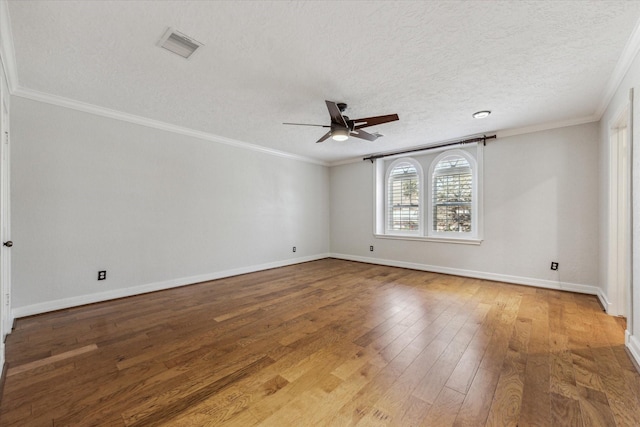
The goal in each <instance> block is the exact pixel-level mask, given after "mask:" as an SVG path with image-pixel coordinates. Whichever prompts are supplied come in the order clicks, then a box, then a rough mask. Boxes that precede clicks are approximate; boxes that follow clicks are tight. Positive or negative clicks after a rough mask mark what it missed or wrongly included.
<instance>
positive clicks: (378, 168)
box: [373, 144, 484, 245]
mask: <svg viewBox="0 0 640 427" xmlns="http://www.w3.org/2000/svg"><path fill="white" fill-rule="evenodd" d="M483 148H484V146H483V145H482V144H477V151H476V156H475V158H474V157H473V156H471V155H470V154H468V153H466V152H464V151H463V150H457V149H449V150H445V151H444V152H443V153H442V154H441V155H440V156H438V157H436V159H434V162H435V163H432V167H435V166H433V165H435V164H437V160H439V159H442V157H444V155H447V154H451V152H453V151H461V152H463V153H464V155H465V157H466V158H467V159H469V158H470V159H471V160H472V163H471V162H470V164H472V165H473V166H472V170H473V171H474V191H475V193H474V196H475V197H476V210H477V213H476V215H475V219H474V221H475V222H474V224H475V230H476V232H475V233H474V236H469V235H466V236H459V235H458V236H455V235H453V236H452V235H442V234H444V233H439V234H438V235H433V234H428V233H424V230H425V227H427V228H426V229H427V230H428V229H429V226H430V221H431V220H432V218H427V221H428V222H427V223H426V224H425V221H424V220H422V221H421V224H420V226H421V227H420V234H419V235H418V234H416V233H414V234H404V233H403V234H399V233H397V232H396V233H392V234H389V233H387V232H386V231H387V226H386V221H387V214H386V208H387V202H386V200H387V199H386V196H387V175H388V171H390V170H392V165H393V164H394V163H395V162H396V161H397V160H406V159H409V157H396V160H395V161H394V162H393V163H391V164H390V165H389V166H388V167H385V161H384V160H382V159H378V160H376V161H375V167H374V168H373V184H374V189H373V190H374V194H375V197H374V198H373V209H374V224H373V235H374V237H376V238H379V239H390V240H412V241H423V242H438V243H454V244H464V245H480V244H481V243H482V241H483V240H484V228H483V223H484V218H483V214H484V212H483V209H484V203H483V167H484V166H483V165H484V159H483ZM411 160H414V159H411ZM414 161H415V160H414ZM416 170H417V169H416ZM420 173H422V167H421V168H420ZM432 173H433V171H431V173H430V174H429V180H431V174H432ZM431 186H432V184H431V183H426V182H425V181H424V176H422V188H421V191H420V197H422V198H424V194H425V193H426V192H428V193H429V199H431ZM423 200H424V199H421V201H420V206H421V208H422V209H421V215H422V218H423V219H424V218H425V215H424V209H425V205H424V203H423ZM426 209H427V217H429V216H431V215H432V214H430V213H429V212H431V202H429V203H428V206H426ZM448 234H456V233H448Z"/></svg>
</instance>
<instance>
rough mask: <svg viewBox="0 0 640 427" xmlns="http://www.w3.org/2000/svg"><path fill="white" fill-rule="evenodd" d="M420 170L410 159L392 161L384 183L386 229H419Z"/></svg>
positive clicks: (420, 219) (411, 231)
mask: <svg viewBox="0 0 640 427" xmlns="http://www.w3.org/2000/svg"><path fill="white" fill-rule="evenodd" d="M421 187H422V171H421V169H420V165H419V164H418V163H417V162H415V161H413V160H412V159H402V160H401V161H396V162H394V163H392V164H391V165H390V167H389V171H388V174H387V185H386V195H387V201H386V230H387V232H388V233H409V234H415V233H418V232H419V231H420V230H421V228H422V227H421V223H422V206H421V205H422V203H421Z"/></svg>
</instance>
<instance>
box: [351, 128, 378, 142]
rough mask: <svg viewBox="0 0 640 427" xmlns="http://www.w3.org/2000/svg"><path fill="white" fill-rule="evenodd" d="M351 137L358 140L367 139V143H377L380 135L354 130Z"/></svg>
mask: <svg viewBox="0 0 640 427" xmlns="http://www.w3.org/2000/svg"><path fill="white" fill-rule="evenodd" d="M349 136H354V137H356V138H360V139H366V140H367V141H375V140H376V139H378V137H379V136H380V135H377V134H374V133H369V132H365V131H363V130H360V129H358V130H354V131H353V132H351V134H350V135H349Z"/></svg>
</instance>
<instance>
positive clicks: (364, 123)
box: [353, 114, 400, 129]
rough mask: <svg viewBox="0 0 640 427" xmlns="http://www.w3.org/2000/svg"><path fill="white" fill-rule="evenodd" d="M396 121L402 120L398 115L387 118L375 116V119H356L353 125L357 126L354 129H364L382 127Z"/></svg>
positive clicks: (387, 116)
mask: <svg viewBox="0 0 640 427" xmlns="http://www.w3.org/2000/svg"><path fill="white" fill-rule="evenodd" d="M396 120H400V118H399V117H398V115H397V114H388V115H386V116H375V117H365V118H364V119H355V120H354V121H353V123H354V124H355V127H354V129H362V128H366V127H369V126H375V125H380V124H382V123H389V122H395V121H396Z"/></svg>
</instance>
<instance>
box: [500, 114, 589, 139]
mask: <svg viewBox="0 0 640 427" xmlns="http://www.w3.org/2000/svg"><path fill="white" fill-rule="evenodd" d="M598 120H600V118H599V117H596V116H595V115H593V116H586V117H578V118H576V119H569V120H561V121H557V122H548V123H541V124H539V125H533V126H524V127H519V128H512V129H504V130H499V131H496V137H498V138H506V137H508V136H516V135H524V134H527V133H533V132H542V131H545V130H551V129H559V128H565V127H569V126H578V125H583V124H586V123H593V122H597V121H598Z"/></svg>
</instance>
